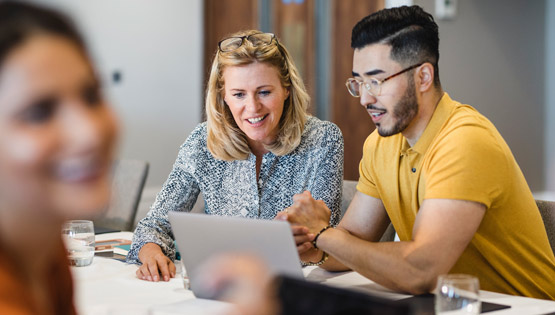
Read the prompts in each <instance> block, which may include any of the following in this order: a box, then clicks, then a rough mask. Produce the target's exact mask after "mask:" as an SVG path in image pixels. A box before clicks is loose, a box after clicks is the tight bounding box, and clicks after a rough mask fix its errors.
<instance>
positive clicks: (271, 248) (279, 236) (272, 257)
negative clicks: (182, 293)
mask: <svg viewBox="0 0 555 315" xmlns="http://www.w3.org/2000/svg"><path fill="white" fill-rule="evenodd" d="M169 219H170V224H171V226H172V231H173V234H174V236H175V240H176V242H177V247H178V248H179V252H180V254H181V261H182V262H183V263H184V264H185V268H186V269H187V275H188V276H189V280H190V281H191V289H192V290H193V293H195V295H197V294H198V293H199V292H196V291H195V287H198V286H196V285H195V281H196V280H195V274H196V269H197V268H198V267H200V266H202V264H203V263H204V261H205V260H206V259H208V258H209V257H211V256H213V255H216V254H220V253H229V252H243V253H249V254H255V255H257V256H259V257H260V258H261V259H262V260H264V261H265V262H266V264H267V265H268V268H269V270H270V272H272V273H274V274H280V275H287V276H290V277H295V278H299V279H304V276H303V272H302V268H301V264H300V259H299V254H298V253H297V247H296V246H295V241H294V239H293V234H292V233H291V227H290V225H289V223H287V222H284V221H270V220H256V219H246V218H237V217H222V216H215V215H206V214H197V213H187V212H176V211H173V212H169Z"/></svg>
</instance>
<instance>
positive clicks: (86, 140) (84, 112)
mask: <svg viewBox="0 0 555 315" xmlns="http://www.w3.org/2000/svg"><path fill="white" fill-rule="evenodd" d="M97 106H100V107H102V106H104V105H97ZM69 107H70V108H68V110H67V115H65V119H64V122H65V123H64V126H65V128H64V129H65V130H64V134H66V135H67V137H66V140H67V144H68V145H70V146H71V151H74V152H77V151H79V152H84V151H89V150H94V149H96V148H98V147H99V146H101V144H102V125H103V122H102V121H101V120H102V119H101V118H102V117H101V116H102V115H99V113H98V112H97V111H100V110H102V109H101V108H95V107H90V106H87V105H86V104H78V103H74V104H72V106H69Z"/></svg>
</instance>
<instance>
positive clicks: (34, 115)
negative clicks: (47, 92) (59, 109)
mask: <svg viewBox="0 0 555 315" xmlns="http://www.w3.org/2000/svg"><path fill="white" fill-rule="evenodd" d="M56 103H57V102H56V99H54V98H45V99H41V100H38V101H37V102H35V103H33V104H32V105H31V106H29V107H28V108H27V109H26V110H25V111H23V113H22V115H21V117H22V119H23V120H24V121H26V122H30V123H44V122H47V121H48V120H50V119H51V118H52V117H53V116H54V112H55V110H56Z"/></svg>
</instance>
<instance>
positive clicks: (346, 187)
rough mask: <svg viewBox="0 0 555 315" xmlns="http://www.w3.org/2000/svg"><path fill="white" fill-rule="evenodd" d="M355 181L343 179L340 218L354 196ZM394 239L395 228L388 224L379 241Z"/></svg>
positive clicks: (355, 189)
mask: <svg viewBox="0 0 555 315" xmlns="http://www.w3.org/2000/svg"><path fill="white" fill-rule="evenodd" d="M357 183H358V182H357V181H355V180H343V199H342V200H341V218H343V215H345V212H346V211H347V208H349V204H350V203H351V200H352V199H353V197H354V196H355V193H356V192H357ZM394 239H395V228H393V224H391V223H390V224H389V226H388V227H387V229H386V230H385V232H384V234H383V235H382V238H381V239H380V242H392V241H393V240H394Z"/></svg>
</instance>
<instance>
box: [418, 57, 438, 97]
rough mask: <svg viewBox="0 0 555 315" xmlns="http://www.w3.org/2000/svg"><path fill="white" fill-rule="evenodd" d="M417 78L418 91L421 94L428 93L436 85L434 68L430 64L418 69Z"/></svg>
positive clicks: (426, 63)
mask: <svg viewBox="0 0 555 315" xmlns="http://www.w3.org/2000/svg"><path fill="white" fill-rule="evenodd" d="M417 76H418V77H417V87H418V90H419V91H420V92H426V91H428V90H429V89H430V88H432V87H433V85H434V76H435V72H434V66H433V65H432V64H431V63H429V62H425V63H424V64H422V65H421V66H420V67H418V71H417Z"/></svg>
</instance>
